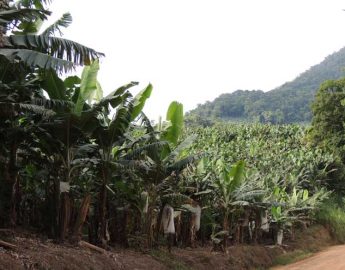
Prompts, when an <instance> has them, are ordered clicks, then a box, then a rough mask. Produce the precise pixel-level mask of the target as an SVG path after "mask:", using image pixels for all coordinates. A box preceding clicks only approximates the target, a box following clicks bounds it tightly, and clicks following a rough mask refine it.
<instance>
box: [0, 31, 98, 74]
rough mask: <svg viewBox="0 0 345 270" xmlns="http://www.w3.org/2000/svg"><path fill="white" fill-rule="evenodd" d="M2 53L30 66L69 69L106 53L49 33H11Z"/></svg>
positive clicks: (87, 62) (59, 69)
mask: <svg viewBox="0 0 345 270" xmlns="http://www.w3.org/2000/svg"><path fill="white" fill-rule="evenodd" d="M0 54H2V55H4V56H5V57H6V58H8V59H9V60H10V61H14V60H21V61H23V62H24V63H26V64H27V65H29V66H37V67H40V68H44V69H49V68H52V69H55V70H58V71H60V72H61V71H69V70H71V69H72V68H73V67H74V65H87V64H90V63H91V61H93V60H95V59H97V58H99V57H101V56H104V54H102V53H99V52H96V51H95V50H93V49H91V48H88V47H86V46H83V45H81V44H79V43H77V42H74V41H71V40H68V39H63V38H59V37H50V36H47V35H11V36H9V37H6V43H5V48H3V49H0Z"/></svg>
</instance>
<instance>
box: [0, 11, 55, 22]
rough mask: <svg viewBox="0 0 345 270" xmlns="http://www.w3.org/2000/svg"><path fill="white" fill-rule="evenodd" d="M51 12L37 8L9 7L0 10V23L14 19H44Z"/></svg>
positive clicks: (13, 20) (14, 20)
mask: <svg viewBox="0 0 345 270" xmlns="http://www.w3.org/2000/svg"><path fill="white" fill-rule="evenodd" d="M50 14H51V12H50V11H47V10H38V9H30V8H23V9H9V10H1V11H0V23H2V24H8V23H15V22H16V21H28V22H29V21H32V20H35V19H41V20H45V19H47V15H50Z"/></svg>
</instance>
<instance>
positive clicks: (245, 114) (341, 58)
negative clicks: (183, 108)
mask: <svg viewBox="0 0 345 270" xmlns="http://www.w3.org/2000/svg"><path fill="white" fill-rule="evenodd" d="M344 67H345V48H343V49H341V50H339V51H338V52H335V53H333V54H331V55H329V56H327V57H326V58H325V60H323V61H322V62H321V63H320V64H318V65H315V66H313V67H311V68H310V69H309V70H307V71H305V72H303V73H302V74H301V75H299V76H298V77H297V78H296V79H294V80H293V81H291V82H287V83H284V84H283V85H282V86H280V87H278V88H276V89H273V90H271V91H268V92H263V91H261V90H251V91H249V90H237V91H235V92H233V93H228V94H222V95H220V96H219V97H218V98H216V99H215V100H214V101H212V102H210V101H208V102H206V103H204V104H202V105H198V107H197V108H196V109H194V110H192V111H190V112H188V113H187V119H190V120H191V119H194V120H196V119H199V120H202V119H203V121H205V119H223V120H236V121H260V122H271V123H296V122H309V121H310V120H311V117H312V115H311V110H310V105H311V103H312V101H313V99H314V94H315V93H316V91H317V90H318V88H319V86H320V84H321V83H322V82H324V81H325V80H333V79H339V78H341V77H343V76H344V75H345V72H344Z"/></svg>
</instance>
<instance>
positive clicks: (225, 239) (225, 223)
mask: <svg viewBox="0 0 345 270" xmlns="http://www.w3.org/2000/svg"><path fill="white" fill-rule="evenodd" d="M223 231H227V232H228V233H226V234H224V237H223V249H224V252H226V251H227V247H228V237H229V233H230V230H229V211H228V210H227V209H226V210H225V211H224V219H223Z"/></svg>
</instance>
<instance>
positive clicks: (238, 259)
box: [0, 225, 345, 270]
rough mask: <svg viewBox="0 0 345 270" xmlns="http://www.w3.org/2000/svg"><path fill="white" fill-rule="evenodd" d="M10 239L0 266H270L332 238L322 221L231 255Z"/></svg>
mask: <svg viewBox="0 0 345 270" xmlns="http://www.w3.org/2000/svg"><path fill="white" fill-rule="evenodd" d="M3 240H5V239H3ZM6 241H8V239H6ZM10 242H11V243H12V244H15V245H16V246H17V248H16V249H14V250H10V249H4V248H1V247H0V270H12V269H13V270H17V269H18V270H19V269H39V270H43V269H44V270H45V269H47V270H48V269H52V270H53V269H71V270H73V269H76V270H77V269H78V270H79V269H80V270H84V269H85V270H91V269H94V270H98V269H104V270H108V269H109V270H110V269H128V270H129V269H130V270H135V269H143V270H146V269H147V270H155V269H157V270H159V269H182V270H187V269H200V270H203V269H207V270H216V269H217V270H218V269H268V268H269V267H270V266H272V264H273V262H274V260H275V258H277V257H279V256H281V255H283V254H286V253H288V252H289V251H293V250H296V249H297V250H298V249H308V250H311V251H313V252H315V251H318V250H320V249H322V248H324V247H327V246H329V245H331V244H332V243H333V241H332V239H331V236H330V234H329V232H328V231H327V230H326V229H325V228H324V227H322V226H319V225H317V226H313V227H311V228H309V229H307V230H304V231H303V232H301V233H298V234H296V238H295V240H294V241H291V240H290V241H288V242H286V245H284V246H283V247H277V246H263V245H237V246H232V247H229V249H228V252H227V253H226V254H225V253H221V252H211V247H198V248H193V249H191V248H186V249H179V248H173V250H172V252H171V253H169V252H168V251H167V250H166V249H165V248H161V249H158V250H153V251H149V252H139V251H134V250H131V249H111V250H109V251H105V252H104V253H100V252H97V251H94V250H90V249H88V248H86V247H80V246H74V245H70V244H54V243H53V242H52V241H51V240H45V239H41V238H40V237H39V236H35V235H33V234H25V233H17V232H16V233H15V237H13V238H12V239H11V240H10ZM313 269H315V268H313ZM327 269H328V268H327ZM343 269H345V268H343ZM305 270H306V269H305Z"/></svg>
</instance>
